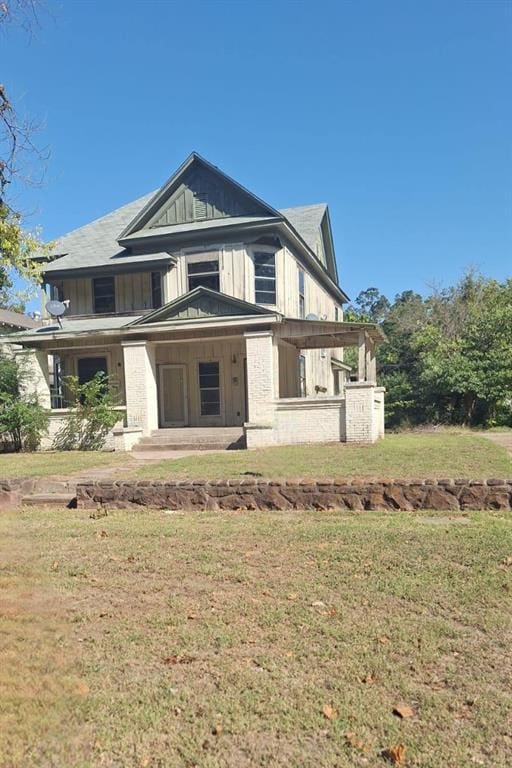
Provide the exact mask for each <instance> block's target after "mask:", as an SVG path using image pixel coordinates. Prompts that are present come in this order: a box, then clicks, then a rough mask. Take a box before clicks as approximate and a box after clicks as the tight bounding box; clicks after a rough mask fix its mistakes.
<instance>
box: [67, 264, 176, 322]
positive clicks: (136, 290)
mask: <svg viewBox="0 0 512 768" xmlns="http://www.w3.org/2000/svg"><path fill="white" fill-rule="evenodd" d="M92 280H93V278H91V277H82V278H75V279H68V280H62V281H61V282H62V290H63V295H64V299H69V302H70V304H69V310H68V312H67V313H66V314H67V316H68V317H69V316H73V315H92V314H94V302H93V293H92ZM163 282H164V283H165V280H164V281H163ZM115 290H116V312H118V313H122V312H136V311H137V310H139V309H151V305H152V297H151V273H150V272H136V273H128V274H124V275H116V276H115Z"/></svg>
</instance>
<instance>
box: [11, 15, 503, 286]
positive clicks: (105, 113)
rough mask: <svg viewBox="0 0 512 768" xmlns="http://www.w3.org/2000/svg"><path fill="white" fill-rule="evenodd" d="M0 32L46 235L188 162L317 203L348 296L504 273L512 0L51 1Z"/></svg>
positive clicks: (276, 201) (270, 196)
mask: <svg viewBox="0 0 512 768" xmlns="http://www.w3.org/2000/svg"><path fill="white" fill-rule="evenodd" d="M49 8H50V10H51V15H45V16H42V17H41V26H40V29H39V30H37V31H36V33H35V35H33V36H32V38H31V39H28V38H27V37H26V35H24V34H23V33H22V32H21V31H17V30H15V29H11V30H10V31H9V32H8V34H5V33H4V34H3V35H2V37H0V62H1V65H2V66H1V70H2V80H3V82H4V84H5V85H6V86H7V88H8V89H9V92H10V94H11V97H12V98H13V99H14V100H15V102H16V103H17V105H18V108H19V109H20V110H21V111H22V112H24V113H26V114H29V115H31V116H32V117H35V118H38V119H39V120H40V121H42V122H43V124H44V130H43V131H42V133H41V135H40V137H39V143H40V144H42V145H48V146H49V147H50V149H51V157H50V161H49V164H48V169H47V175H46V181H45V183H44V185H43V186H42V187H40V188H36V189H32V190H29V191H26V192H24V193H23V198H22V202H23V207H24V209H25V210H26V211H30V212H31V213H32V216H31V224H33V225H36V224H38V225H41V226H42V228H43V233H44V235H45V237H46V238H53V237H55V236H57V235H58V234H61V233H64V232H67V231H69V230H71V229H73V228H75V227H77V226H80V225H81V224H85V223H86V222H88V221H90V220H92V219H94V218H96V217H98V216H100V215H102V214H104V213H107V212H108V211H110V210H112V209H113V208H116V207H118V206H120V205H122V204H124V203H126V202H128V201H130V200H133V199H134V198H136V197H138V196H140V195H142V194H145V193H146V192H148V191H151V190H152V189H155V188H156V187H158V186H159V185H160V184H161V183H162V182H163V181H164V180H165V179H166V178H167V177H168V176H169V175H170V174H171V172H172V171H173V170H174V169H175V168H176V167H177V166H178V165H179V164H180V163H181V162H182V161H183V159H184V158H185V157H186V156H187V155H188V153H189V152H190V151H191V150H193V149H195V150H197V151H199V152H200V153H201V154H203V155H204V156H205V157H207V158H208V159H209V160H211V161H212V162H213V163H215V164H216V165H219V166H220V167H221V168H222V169H223V170H224V171H226V172H227V173H229V174H230V175H232V176H234V177H235V178H236V179H237V180H238V181H240V182H241V183H242V184H244V185H245V186H247V187H248V188H249V189H251V190H252V191H253V192H255V193H256V194H257V195H259V196H260V197H262V198H264V199H265V200H267V201H268V202H269V203H270V204H272V205H274V206H276V207H285V206H291V205H301V204H307V203H316V202H322V201H325V202H328V204H329V207H330V211H331V218H332V224H333V230H334V236H335V244H336V252H337V257H338V264H339V272H340V279H341V283H342V286H343V288H344V289H345V290H346V291H347V292H348V293H349V295H350V296H352V297H355V295H356V294H357V293H358V292H359V291H360V290H362V289H364V288H366V287H368V286H373V285H375V286H377V287H379V288H380V289H381V290H382V291H383V292H384V293H386V294H387V295H388V296H390V297H393V296H394V294H395V293H397V292H399V291H401V290H404V289H407V288H413V289H416V290H419V291H425V290H426V289H427V286H428V285H429V284H432V283H437V284H438V283H444V284H449V283H450V282H451V281H454V280H456V279H457V278H458V276H460V274H461V273H462V271H463V270H464V269H465V268H466V267H467V266H468V265H474V266H476V267H478V268H480V269H481V271H483V272H484V273H485V274H488V275H491V276H495V277H497V278H500V279H501V278H504V277H505V276H507V275H510V274H511V272H512V269H511V267H512V191H511V189H512V186H511V181H512V151H511V149H512V140H511V136H512V130H511V129H512V99H511V92H510V83H511V82H512V54H511V50H512V46H511V43H512V3H510V2H506V1H505V0H503V1H499V2H495V1H494V0H485V1H484V2H458V1H457V0H449V1H448V0H443V1H442V2H436V0H428V2H419V0H418V1H416V2H409V1H408V0H407V1H404V2H398V1H396V0H388V1H387V2H382V1H380V0H379V2H364V1H363V0H360V1H358V2H340V1H339V0H338V1H337V2H326V1H325V0H316V2H313V1H311V2H310V1H309V0H307V1H305V2H282V1H281V2H280V1H279V0H272V1H271V2H267V1H265V0H258V2H256V0H254V1H253V2H244V1H243V0H240V1H239V2H220V1H219V2H153V1H152V0H145V2H135V1H134V0H122V2H121V1H120V0H101V1H99V2H94V1H92V0H91V1H89V2H69V0H62V2H61V3H55V2H52V0H49Z"/></svg>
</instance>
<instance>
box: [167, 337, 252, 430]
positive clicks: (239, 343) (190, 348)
mask: <svg viewBox="0 0 512 768" xmlns="http://www.w3.org/2000/svg"><path fill="white" fill-rule="evenodd" d="M155 356H156V366H157V379H158V386H160V382H159V379H160V373H159V369H160V366H162V365H185V366H186V371H187V398H188V424H189V426H192V427H200V426H228V427H229V426H241V425H242V424H243V423H244V420H245V379H244V358H245V343H244V340H243V339H242V338H240V339H233V340H227V339H225V340H224V341H222V340H219V341H208V342H206V341H205V342H197V343H190V344H185V343H183V344H159V345H158V346H157V348H156V352H155ZM214 361H218V362H219V371H220V378H221V415H220V416H218V417H216V416H201V412H200V400H199V374H198V364H199V363H203V362H214Z"/></svg>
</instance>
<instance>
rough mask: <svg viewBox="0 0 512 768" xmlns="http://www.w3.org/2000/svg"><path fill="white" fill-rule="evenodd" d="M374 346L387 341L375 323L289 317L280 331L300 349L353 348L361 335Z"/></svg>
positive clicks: (281, 335)
mask: <svg viewBox="0 0 512 768" xmlns="http://www.w3.org/2000/svg"><path fill="white" fill-rule="evenodd" d="M361 334H363V335H364V336H366V337H367V338H368V339H369V340H370V341H371V342H372V343H373V344H381V343H382V342H383V341H386V335H385V334H384V331H383V330H382V328H380V326H378V325H376V324H375V323H344V322H335V321H332V320H297V319H295V318H289V317H287V318H286V319H285V320H284V321H283V324H282V326H281V327H280V328H279V330H278V335H279V336H280V338H282V339H283V341H287V342H288V343H289V344H293V345H294V346H295V347H298V348H299V349H319V348H325V347H353V346H357V345H359V343H360V335H361Z"/></svg>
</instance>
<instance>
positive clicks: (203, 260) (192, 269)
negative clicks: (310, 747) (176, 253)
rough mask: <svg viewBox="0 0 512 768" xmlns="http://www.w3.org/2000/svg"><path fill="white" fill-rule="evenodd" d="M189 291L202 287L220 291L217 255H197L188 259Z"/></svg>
mask: <svg viewBox="0 0 512 768" xmlns="http://www.w3.org/2000/svg"><path fill="white" fill-rule="evenodd" d="M187 274H188V290H189V291H193V290H194V288H198V287H199V286H200V285H202V286H203V287H204V288H211V289H212V291H220V277H219V257H218V255H217V254H215V255H213V256H212V255H209V254H207V253H204V254H203V253H195V254H193V255H190V256H188V258H187Z"/></svg>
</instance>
